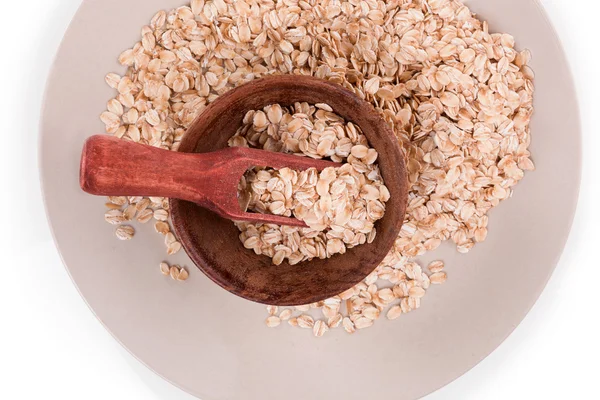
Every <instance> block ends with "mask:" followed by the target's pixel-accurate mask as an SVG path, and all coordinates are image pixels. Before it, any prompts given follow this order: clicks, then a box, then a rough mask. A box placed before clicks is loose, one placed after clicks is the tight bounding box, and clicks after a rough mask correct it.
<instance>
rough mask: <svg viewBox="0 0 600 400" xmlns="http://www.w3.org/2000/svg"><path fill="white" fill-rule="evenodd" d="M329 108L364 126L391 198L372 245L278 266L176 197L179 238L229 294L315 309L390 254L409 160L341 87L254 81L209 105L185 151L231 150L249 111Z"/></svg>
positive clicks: (296, 79) (304, 80)
mask: <svg viewBox="0 0 600 400" xmlns="http://www.w3.org/2000/svg"><path fill="white" fill-rule="evenodd" d="M302 101H306V102H308V103H311V104H315V103H327V104H329V105H330V106H331V107H332V108H333V110H334V111H335V112H336V113H337V114H338V115H340V116H342V117H344V118H345V119H346V120H347V121H352V122H353V123H355V124H357V125H358V126H360V127H361V129H362V131H363V132H364V134H365V136H366V137H367V139H368V140H369V143H370V144H371V146H373V147H374V148H375V149H376V150H377V151H378V152H379V160H378V162H379V167H380V169H381V174H382V176H383V179H384V181H385V184H386V186H387V187H388V188H389V191H390V194H391V196H390V200H389V201H388V202H387V205H386V212H385V215H384V217H383V218H382V219H381V220H379V221H378V222H377V223H376V225H375V226H376V228H377V236H376V238H375V240H374V241H373V243H371V244H364V245H362V246H357V247H355V248H353V249H349V250H348V251H347V252H346V254H344V255H336V256H333V257H332V258H330V259H326V260H320V259H314V260H312V261H310V262H303V263H300V264H297V265H289V264H288V263H287V262H283V263H282V264H281V265H278V266H276V265H273V264H272V263H271V259H270V258H269V257H266V256H263V255H260V256H259V255H256V254H255V253H254V252H253V251H252V250H247V249H245V248H244V246H243V245H242V243H241V242H240V240H239V239H238V236H239V234H240V232H239V230H238V229H237V228H236V227H235V226H234V224H233V222H231V221H230V220H227V219H224V218H221V217H219V216H218V215H216V214H214V213H212V212H210V211H208V210H207V209H204V208H201V207H199V206H197V205H195V204H194V203H190V202H186V201H181V200H176V199H171V204H170V206H171V213H172V218H173V224H174V229H175V233H176V234H177V236H178V237H179V239H180V241H181V243H182V244H183V247H184V249H185V251H186V252H187V254H188V255H189V256H190V258H191V259H192V261H193V262H194V263H195V264H196V265H197V266H198V268H200V270H202V271H203V272H204V273H205V274H206V275H207V276H208V277H209V278H210V279H212V280H213V281H214V282H216V283H217V284H219V285H220V286H221V287H223V288H224V289H226V290H228V291H230V292H232V293H234V294H236V295H238V296H241V297H243V298H246V299H248V300H253V301H256V302H259V303H265V304H272V305H299V304H309V303H313V302H317V301H320V300H324V299H326V298H329V297H331V296H335V295H337V294H339V293H341V292H343V291H345V290H347V289H349V288H351V287H352V286H354V285H356V284H357V283H359V282H360V281H361V280H363V279H364V278H365V277H366V276H367V275H368V274H370V273H371V272H372V271H373V270H374V269H375V268H376V267H377V266H378V265H379V263H380V262H381V261H382V260H383V259H384V257H385V256H386V254H387V253H388V251H389V250H390V249H391V248H392V246H393V244H394V240H395V239H396V237H397V235H398V233H399V231H400V228H401V227H402V222H403V220H404V214H405V211H406V203H407V196H408V182H407V173H406V167H405V160H404V157H403V154H402V151H401V150H400V146H399V144H398V141H397V139H396V137H395V135H394V133H393V131H392V130H391V129H390V127H389V126H388V124H387V123H386V122H385V121H384V120H383V119H382V118H381V117H380V115H379V114H378V112H377V111H376V110H375V109H374V108H373V106H372V105H371V104H369V103H367V102H366V101H364V100H362V99H360V98H359V97H357V96H356V95H355V94H353V93H352V92H350V91H348V90H346V89H344V88H343V87H341V86H339V85H337V84H333V83H329V82H326V81H323V80H320V79H316V78H312V77H305V76H297V75H281V76H274V77H269V78H264V79H260V80H255V81H252V82H250V83H248V84H246V85H243V86H240V87H239V88H236V89H234V90H231V91H229V92H227V93H226V94H224V95H223V96H221V97H219V98H218V99H217V100H216V101H214V102H213V103H211V104H210V105H209V106H208V107H207V108H206V109H205V110H204V111H203V112H202V114H201V115H200V116H199V117H198V119H197V120H196V121H195V122H194V123H193V125H192V126H191V127H190V129H189V130H188V132H187V133H186V134H185V136H184V138H183V140H182V142H181V146H180V147H179V151H181V152H188V153H191V152H195V153H204V152H210V151H214V150H218V149H222V148H224V147H227V141H228V139H229V138H230V137H231V136H233V135H234V134H235V132H236V131H237V129H238V128H239V127H240V126H241V124H242V119H243V117H244V115H245V114H246V112H247V111H249V110H255V109H261V108H263V107H265V106H267V105H270V104H275V103H277V104H281V105H285V106H289V105H292V104H294V103H295V102H302Z"/></svg>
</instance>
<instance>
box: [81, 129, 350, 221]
mask: <svg viewBox="0 0 600 400" xmlns="http://www.w3.org/2000/svg"><path fill="white" fill-rule="evenodd" d="M254 166H268V167H272V168H284V167H290V168H292V169H296V170H305V169H308V168H316V169H317V170H323V169H325V168H327V167H338V166H340V164H338V163H333V162H331V161H325V160H314V159H311V158H307V157H298V156H294V155H291V154H282V153H273V152H269V151H264V150H258V149H248V148H241V147H236V148H233V147H232V148H225V149H221V150H217V151H214V152H210V153H203V154H198V153H196V154H193V153H176V152H172V151H168V150H163V149H159V148H156V147H152V146H148V145H143V144H139V143H134V142H127V141H125V140H121V139H118V138H116V137H113V136H107V135H95V136H92V137H90V138H89V139H88V140H87V141H86V142H85V145H84V148H83V152H82V156H81V167H80V178H79V180H80V186H81V188H82V189H83V190H84V191H86V192H87V193H90V194H95V195H101V196H144V197H150V196H153V197H168V198H174V199H181V200H186V201H190V202H194V203H196V204H197V205H199V206H201V207H205V208H207V209H209V210H211V211H213V212H215V213H217V214H219V215H220V216H222V217H224V218H228V219H233V220H236V221H249V222H263V223H272V224H278V225H291V226H300V227H306V224H305V223H304V222H302V221H300V220H298V219H296V218H288V217H282V216H278V215H267V214H257V213H249V212H244V211H242V210H241V208H240V204H239V202H238V190H237V188H238V183H239V182H240V179H241V178H242V175H243V174H244V173H245V172H246V171H247V170H248V169H249V168H252V167H254Z"/></svg>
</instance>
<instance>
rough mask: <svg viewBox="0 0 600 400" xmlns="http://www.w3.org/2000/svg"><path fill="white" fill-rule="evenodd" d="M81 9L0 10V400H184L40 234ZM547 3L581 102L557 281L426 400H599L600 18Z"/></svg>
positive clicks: (32, 5) (36, 6)
mask: <svg viewBox="0 0 600 400" xmlns="http://www.w3.org/2000/svg"><path fill="white" fill-rule="evenodd" d="M80 1H81V0H29V1H27V2H22V1H4V2H3V6H2V24H1V25H0V34H1V36H0V37H1V38H2V46H1V47H0V129H1V131H0V137H1V138H3V140H2V143H1V144H0V167H1V169H0V179H1V181H0V193H1V195H0V202H1V203H0V250H1V251H0V256H1V258H0V260H1V266H0V271H2V272H1V273H0V399H7V400H13V399H54V398H61V399H64V400H70V399H86V400H97V399H102V400H104V399H116V400H120V399H127V400H137V399H144V400H152V399H157V400H167V399H168V400H192V397H191V396H189V395H187V394H185V393H183V392H181V391H180V390H178V389H176V388H174V387H172V386H171V385H170V384H168V383H167V382H164V381H163V380H161V379H160V378H158V377H156V376H155V375H154V374H153V373H152V372H150V371H149V370H147V369H145V367H143V366H142V365H141V364H140V363H138V362H137V361H136V360H134V359H133V358H132V357H131V356H130V355H129V354H128V353H127V352H126V351H125V350H123V349H122V348H121V347H120V345H119V344H118V343H117V342H116V341H115V340H114V339H113V338H112V337H111V336H110V335H109V334H108V333H107V332H106V331H105V330H104V328H103V327H102V326H101V324H100V323H99V322H98V321H97V320H96V319H95V317H94V316H93V315H92V313H91V312H90V311H89V310H88V308H87V306H86V305H85V303H84V302H83V301H82V299H81V298H80V297H79V294H78V293H77V291H76V289H75V287H74V286H73V284H72V283H71V281H70V279H69V277H68V275H67V273H66V271H65V269H64V268H63V266H62V264H61V261H60V259H59V256H58V254H57V252H56V250H55V248H54V244H53V243H52V239H51V236H50V232H49V229H48V227H47V225H46V219H45V215H44V210H43V206H42V203H41V194H40V188H39V184H38V174H37V154H36V153H37V149H36V147H37V134H38V132H37V131H38V119H39V111H40V107H41V99H42V93H43V88H44V84H45V81H46V77H47V74H48V70H49V67H50V65H51V62H52V58H53V56H54V53H55V52H56V49H57V47H58V45H59V42H60V40H61V38H62V35H63V33H64V31H65V29H66V28H67V26H68V23H69V21H70V19H71V17H72V16H73V14H74V13H75V11H76V9H77V7H78V5H79V3H80ZM97 1H101V0H97ZM542 3H543V4H544V6H545V7H546V9H547V11H548V13H549V15H550V18H551V20H552V21H553V22H554V24H555V26H556V29H557V31H558V33H559V36H560V37H561V39H562V41H563V44H564V47H565V50H566V52H567V55H568V58H569V60H570V63H571V68H572V70H573V74H574V76H575V80H576V84H577V90H578V92H579V98H580V106H581V114H582V121H583V130H584V132H583V134H584V157H585V158H584V177H583V182H582V193H581V199H580V205H579V209H578V213H577V217H576V221H575V225H574V227H573V231H572V234H571V237H570V239H569V243H568V246H567V249H566V251H565V253H564V255H563V257H562V260H561V262H560V264H559V266H558V269H557V271H556V273H555V274H554V276H553V278H552V280H551V281H550V284H549V285H548V287H547V288H546V290H545V291H544V293H543V295H542V297H541V298H540V300H539V301H538V303H537V304H536V306H535V307H534V309H533V310H532V312H531V313H530V314H529V315H528V316H527V318H526V319H525V320H524V322H523V323H522V324H521V325H520V326H519V327H518V328H517V330H516V331H515V332H514V333H513V334H512V335H511V336H510V338H509V339H508V340H507V341H506V342H505V343H504V344H502V346H500V348H498V350H496V351H495V352H494V353H493V354H492V355H491V356H490V357H488V358H487V359H486V360H485V361H483V362H482V363H481V364H480V365H478V366H477V367H476V368H474V369H473V370H472V371H470V372H469V373H467V374H466V375H465V376H463V377H462V378H460V379H458V380H457V381H455V382H454V383H452V384H450V385H449V386H447V387H445V388H443V389H442V390H440V391H438V392H437V393H435V394H433V395H431V396H429V397H428V398H427V399H428V400H448V399H466V400H481V399H517V400H520V399H537V398H547V399H557V398H566V399H576V398H580V399H592V398H596V399H597V398H600V387H599V385H598V377H597V372H598V370H599V369H598V364H597V363H598V356H600V322H599V318H598V315H599V307H598V306H599V305H600V302H599V301H598V298H599V297H600V294H599V293H600V290H599V289H600V255H599V253H598V252H597V251H598V249H600V233H599V232H600V229H599V228H600V213H599V212H598V207H599V206H600V201H599V199H600V178H599V173H600V168H599V167H600V161H598V158H599V157H598V156H599V155H600V139H599V137H600V136H599V132H597V131H596V130H595V129H594V128H595V126H597V125H598V124H597V123H596V121H597V116H598V114H600V95H598V93H600V79H599V77H600V72H599V68H598V65H599V61H600V56H599V54H600V46H599V42H600V41H599V40H598V39H600V35H598V33H597V32H598V31H597V30H598V29H599V28H600V27H599V26H598V11H599V10H600V7H599V6H598V5H597V4H598V3H597V2H596V1H594V0H542ZM568 134H569V132H565V135H568ZM592 158H595V160H592ZM557 162H559V160H557ZM67 206H68V205H65V207H67ZM558 211H559V210H558ZM442 334H443V333H442ZM399 390H401V388H399Z"/></svg>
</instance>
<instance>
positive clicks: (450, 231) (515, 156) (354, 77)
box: [101, 0, 534, 336]
mask: <svg viewBox="0 0 600 400" xmlns="http://www.w3.org/2000/svg"><path fill="white" fill-rule="evenodd" d="M529 59H530V54H529V52H528V51H526V50H525V51H522V52H518V51H517V50H515V41H514V39H513V37H512V36H510V35H508V34H502V33H497V34H496V33H494V34H492V33H490V32H489V31H488V25H487V23H486V22H482V21H480V20H479V19H477V18H476V17H475V15H473V14H472V13H471V12H470V10H469V9H468V8H467V7H466V6H464V5H463V4H462V3H461V2H459V1H456V0H395V1H394V0H392V1H374V0H370V1H358V0H352V1H327V0H312V1H304V0H302V1H295V0H285V1H277V2H275V1H272V0H261V1H249V0H247V1H243V0H236V1H233V0H228V1H225V0H209V1H204V0H194V1H192V3H191V5H190V6H189V7H187V6H186V7H180V8H178V9H175V10H171V11H169V12H164V11H160V12H158V13H157V14H156V15H155V16H154V18H153V19H152V21H151V24H150V25H149V26H145V27H143V28H142V40H141V41H140V42H138V43H136V44H135V46H134V47H133V48H132V49H130V50H127V51H125V52H123V53H122V54H121V55H120V57H119V61H120V62H121V63H122V64H123V65H125V66H127V67H128V69H127V72H126V73H125V75H124V76H120V75H117V74H115V73H110V74H108V75H107V77H106V81H107V83H108V84H109V85H110V86H111V87H113V88H115V89H116V90H117V91H118V94H117V96H116V97H115V99H112V100H110V101H109V102H108V105H107V109H108V111H106V112H104V113H102V115H101V119H102V121H103V122H104V123H105V124H106V129H107V132H108V133H111V134H114V135H116V136H118V137H120V138H123V139H125V140H132V141H135V142H140V143H146V144H150V145H153V146H157V147H162V148H165V149H170V150H176V149H177V147H178V145H179V141H180V140H181V138H182V136H183V134H184V132H185V130H186V128H187V127H188V126H189V125H190V124H191V123H192V121H193V120H194V118H195V116H196V115H198V113H200V112H201V111H202V109H203V108H204V107H205V106H206V105H207V104H208V103H210V102H212V101H213V100H215V99H216V98H217V97H218V96H219V95H221V94H223V93H225V92H226V91H227V90H230V89H231V88H234V87H236V86H239V85H241V84H243V83H246V82H249V81H251V80H253V79H257V78H260V77H262V76H265V75H268V74H290V73H291V74H304V75H313V76H316V77H319V78H322V79H327V80H329V81H332V82H335V83H338V84H340V85H343V86H344V87H346V88H348V89H350V90H352V91H353V92H354V93H356V94H357V95H359V96H360V97H362V98H364V99H366V100H367V101H370V102H371V103H372V104H373V105H374V106H375V107H376V108H377V109H378V110H379V111H380V112H381V114H382V117H383V118H385V120H386V121H387V122H388V123H389V124H390V126H391V127H392V128H393V130H394V132H395V133H396V135H397V137H398V140H399V141H400V143H401V144H402V146H403V148H404V151H405V154H406V158H407V160H408V161H407V162H408V171H409V179H410V193H409V204H408V211H407V214H406V219H405V222H404V226H403V228H402V231H401V233H400V235H399V236H398V239H397V240H396V243H395V246H394V248H393V249H392V251H390V253H389V254H388V256H387V257H386V259H385V260H384V262H383V263H382V264H381V265H380V266H379V268H378V269H377V270H376V271H374V272H373V273H372V274H371V275H370V276H369V277H367V278H366V279H365V281H364V282H362V283H361V284H359V285H357V286H356V287H355V288H353V289H351V290H349V291H347V292H344V293H342V294H340V295H339V296H336V297H334V298H331V299H328V300H326V301H324V302H321V303H318V304H313V305H306V306H300V307H296V308H295V309H293V310H292V309H291V308H286V309H283V310H278V309H277V308H276V307H269V308H268V312H269V317H268V319H267V325H268V326H277V325H279V324H280V323H281V321H285V320H287V321H288V322H289V324H291V325H293V326H299V327H302V328H310V329H312V330H313V332H314V334H315V336H321V335H323V334H324V333H325V332H326V331H327V330H328V329H330V328H335V327H338V326H343V327H344V328H345V329H346V331H348V332H354V331H355V330H356V329H361V328H365V327H368V326H371V325H372V324H373V322H374V321H375V320H376V319H377V318H378V317H379V316H380V315H381V314H383V313H385V314H386V315H387V317H388V318H390V319H394V318H397V317H398V316H400V315H401V314H402V313H407V312H409V311H411V310H414V309H417V308H419V306H420V299H421V298H422V296H423V295H424V294H425V292H426V290H427V288H428V287H429V285H430V284H431V283H441V282H443V281H444V280H445V279H446V275H445V272H443V271H442V268H443V263H441V262H434V263H432V264H431V265H429V268H428V269H429V273H430V274H431V275H429V274H428V273H426V272H424V271H423V270H422V268H421V267H420V266H419V265H418V264H417V263H415V262H413V261H411V260H410V259H411V258H413V257H418V256H421V255H423V254H425V253H426V252H427V251H430V250H434V249H436V248H437V247H438V246H439V245H440V244H441V242H443V241H446V240H452V241H453V242H454V243H455V244H456V247H457V250H458V251H459V252H461V253H467V252H468V251H469V250H470V249H471V248H472V247H473V246H474V245H475V243H477V242H481V241H483V240H485V238H486V236H487V225H488V216H487V213H488V211H489V210H490V209H492V208H493V207H495V206H497V205H498V204H499V203H500V201H502V200H504V199H507V198H509V197H510V196H511V193H512V187H513V186H514V185H516V184H517V183H518V182H519V181H520V180H521V178H522V177H523V174H524V171H528V170H533V169H534V166H533V163H532V161H531V159H530V153H529V151H528V147H529V143H530V129H529V121H530V118H531V114H532V112H533V106H532V96H533V82H532V81H533V72H532V70H531V69H530V67H529V66H528V65H527V64H528V62H529ZM108 208H109V211H108V213H107V215H106V218H107V220H108V221H109V222H111V223H114V224H117V225H119V227H118V228H117V232H116V233H117V236H118V237H119V239H130V238H131V237H132V236H133V235H134V229H133V227H131V226H129V225H124V224H125V223H126V222H127V221H132V220H138V221H139V222H142V223H143V222H148V221H150V220H151V219H155V220H156V222H155V228H156V230H157V231H158V232H160V233H161V234H163V235H164V236H165V243H166V246H167V248H168V252H169V253H170V254H173V253H175V252H177V251H178V250H179V249H180V248H181V245H180V244H179V242H178V241H177V240H176V238H175V237H174V236H173V234H172V233H171V232H170V227H169V224H168V203H167V202H166V201H165V200H164V199H159V198H152V199H144V198H124V197H117V198H111V199H110V201H109V203H108ZM167 267H168V266H166V267H165V266H162V267H161V268H162V269H164V271H165V272H166V268H167ZM177 271H179V269H177ZM177 271H175V272H176V273H175V274H172V275H171V276H174V277H177V274H178V272H177ZM182 271H185V270H182ZM185 276H186V277H187V274H185ZM310 308H318V309H319V311H320V312H321V313H322V317H317V318H315V317H314V315H316V314H313V316H311V315H309V314H307V312H308V311H309V309H310Z"/></svg>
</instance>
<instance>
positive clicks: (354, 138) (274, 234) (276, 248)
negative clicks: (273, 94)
mask: <svg viewBox="0 0 600 400" xmlns="http://www.w3.org/2000/svg"><path fill="white" fill-rule="evenodd" d="M229 145H230V146H238V147H240V146H242V147H253V148H260V149H264V150H268V151H277V152H285V153H292V154H297V155H302V156H307V157H311V158H315V159H322V158H330V159H332V160H333V161H336V162H342V163H344V164H343V165H342V166H341V167H340V168H331V167H330V168H326V169H324V170H323V171H321V172H318V171H317V170H316V169H314V168H310V169H308V170H306V171H294V170H291V169H289V168H282V169H280V170H278V171H277V170H273V169H271V168H253V169H252V170H250V171H248V172H247V173H246V174H245V176H244V177H243V179H242V181H241V182H240V187H239V190H240V193H241V194H242V195H241V196H240V197H241V198H243V199H245V200H246V201H247V207H246V208H247V209H248V210H250V211H253V212H259V213H266V212H268V213H271V214H275V215H283V216H285V217H290V216H294V217H295V218H298V219H300V220H302V221H304V222H306V224H307V225H308V228H298V227H292V226H278V225H272V224H252V223H247V222H238V223H236V226H237V227H238V229H239V230H240V231H241V234H240V240H241V241H242V243H244V246H245V247H246V248H247V249H251V250H253V251H254V252H255V253H256V254H264V255H267V256H269V257H271V258H272V260H273V263H274V264H275V265H279V264H281V263H282V262H283V260H287V262H289V263H290V264H291V265H295V264H298V263H300V262H303V261H310V260H312V259H313V258H320V259H324V258H330V257H332V256H333V255H335V254H344V253H345V252H346V249H349V248H352V247H355V246H359V245H361V244H365V243H372V242H373V240H374V239H375V235H376V233H377V231H376V229H375V222H377V221H378V220H379V219H381V218H382V217H383V214H384V213H385V203H386V202H387V201H388V200H389V198H390V192H389V190H388V188H387V187H386V186H385V185H384V184H383V180H382V177H381V174H380V172H379V167H378V166H377V163H376V161H377V158H378V154H377V151H376V150H375V149H373V148H370V147H369V143H368V141H367V138H366V137H365V136H364V135H363V133H362V131H361V129H360V127H358V126H355V125H354V124H353V123H351V122H346V121H344V119H343V118H341V117H340V116H339V115H337V114H335V113H334V112H333V110H332V108H331V107H330V106H329V105H327V104H315V105H314V106H313V105H310V104H308V103H306V102H303V103H296V104H295V105H294V106H293V107H290V109H287V108H283V107H281V106H280V105H279V104H273V105H269V106H267V107H265V108H264V110H251V111H249V112H248V113H247V114H246V115H245V117H244V120H243V123H242V126H241V127H240V128H239V129H238V131H237V132H236V134H235V135H234V136H233V137H232V138H231V139H230V140H229Z"/></svg>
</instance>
